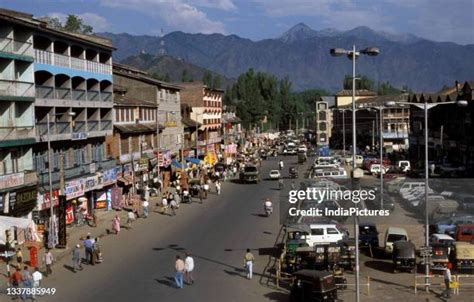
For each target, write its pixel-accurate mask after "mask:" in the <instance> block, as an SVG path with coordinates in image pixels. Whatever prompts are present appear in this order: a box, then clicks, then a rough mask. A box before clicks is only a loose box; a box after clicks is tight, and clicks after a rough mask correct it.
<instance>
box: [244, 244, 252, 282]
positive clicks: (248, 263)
mask: <svg viewBox="0 0 474 302" xmlns="http://www.w3.org/2000/svg"><path fill="white" fill-rule="evenodd" d="M254 260H255V258H254V257H253V254H252V253H251V252H250V249H247V253H245V256H244V267H245V271H246V272H247V279H249V280H250V279H252V274H253V262H254Z"/></svg>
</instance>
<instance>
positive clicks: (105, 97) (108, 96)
mask: <svg viewBox="0 0 474 302" xmlns="http://www.w3.org/2000/svg"><path fill="white" fill-rule="evenodd" d="M100 100H101V101H102V102H109V101H112V93H111V92H106V91H103V92H101V93H100Z"/></svg>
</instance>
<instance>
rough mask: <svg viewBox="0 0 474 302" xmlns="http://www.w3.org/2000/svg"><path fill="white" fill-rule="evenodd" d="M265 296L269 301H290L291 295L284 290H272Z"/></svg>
mask: <svg viewBox="0 0 474 302" xmlns="http://www.w3.org/2000/svg"><path fill="white" fill-rule="evenodd" d="M263 296H264V297H265V298H267V299H268V300H269V301H290V296H289V295H288V294H287V293H284V292H271V293H268V294H265V295H263Z"/></svg>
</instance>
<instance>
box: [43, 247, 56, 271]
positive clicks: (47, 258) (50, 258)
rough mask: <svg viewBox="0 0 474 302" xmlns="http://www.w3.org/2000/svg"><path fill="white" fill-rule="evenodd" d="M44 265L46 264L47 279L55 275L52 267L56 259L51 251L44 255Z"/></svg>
mask: <svg viewBox="0 0 474 302" xmlns="http://www.w3.org/2000/svg"><path fill="white" fill-rule="evenodd" d="M43 259H44V263H45V264H46V274H45V275H46V277H47V276H49V275H51V274H52V273H53V270H52V269H51V265H52V264H53V261H54V257H53V254H52V253H51V250H49V249H47V250H46V253H45V254H44V258H43Z"/></svg>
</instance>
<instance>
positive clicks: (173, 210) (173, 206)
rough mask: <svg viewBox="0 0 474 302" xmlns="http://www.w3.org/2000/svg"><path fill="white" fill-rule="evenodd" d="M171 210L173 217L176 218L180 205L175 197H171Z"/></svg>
mask: <svg viewBox="0 0 474 302" xmlns="http://www.w3.org/2000/svg"><path fill="white" fill-rule="evenodd" d="M170 208H171V213H172V215H173V216H176V209H177V208H178V203H177V202H176V199H174V198H173V197H171V201H170Z"/></svg>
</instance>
